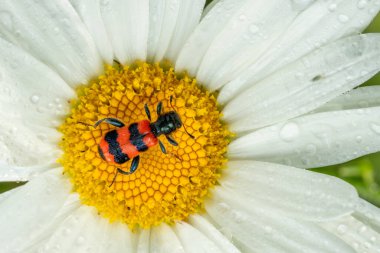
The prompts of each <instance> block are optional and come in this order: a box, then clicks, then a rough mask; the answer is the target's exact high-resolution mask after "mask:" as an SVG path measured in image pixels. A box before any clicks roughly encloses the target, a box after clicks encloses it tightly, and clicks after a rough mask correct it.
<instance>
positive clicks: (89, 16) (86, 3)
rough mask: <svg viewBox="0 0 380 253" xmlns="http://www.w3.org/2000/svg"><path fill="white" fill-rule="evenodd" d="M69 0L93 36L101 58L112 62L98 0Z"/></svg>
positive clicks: (111, 50)
mask: <svg viewBox="0 0 380 253" xmlns="http://www.w3.org/2000/svg"><path fill="white" fill-rule="evenodd" d="M70 2H71V4H72V6H73V7H74V8H75V10H76V11H77V13H78V14H79V16H80V17H81V19H82V21H83V23H84V24H85V25H86V27H87V29H88V31H89V32H90V34H91V36H92V38H94V42H95V44H96V47H97V49H98V51H99V54H100V55H101V56H102V58H103V60H104V61H105V62H106V63H108V64H112V62H113V49H112V46H111V42H110V40H109V38H108V34H107V31H106V28H105V26H104V23H103V18H102V15H101V13H100V8H99V4H100V0H95V1H94V0H81V1H77V0H70Z"/></svg>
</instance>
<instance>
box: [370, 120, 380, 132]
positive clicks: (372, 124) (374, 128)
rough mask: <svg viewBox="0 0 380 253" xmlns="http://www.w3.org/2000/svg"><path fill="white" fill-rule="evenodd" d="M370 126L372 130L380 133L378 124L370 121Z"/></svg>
mask: <svg viewBox="0 0 380 253" xmlns="http://www.w3.org/2000/svg"><path fill="white" fill-rule="evenodd" d="M370 128H371V129H372V131H374V132H375V133H376V134H380V124H378V123H375V122H372V123H370Z"/></svg>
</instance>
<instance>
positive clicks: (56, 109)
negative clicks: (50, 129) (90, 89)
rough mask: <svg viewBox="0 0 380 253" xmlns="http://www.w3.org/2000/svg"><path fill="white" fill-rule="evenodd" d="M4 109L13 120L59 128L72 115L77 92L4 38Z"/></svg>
mask: <svg viewBox="0 0 380 253" xmlns="http://www.w3.org/2000/svg"><path fill="white" fill-rule="evenodd" d="M0 51H1V55H2V57H1V58H0V66H1V69H0V89H1V92H0V108H7V109H6V110H2V113H3V114H8V115H9V116H8V117H7V119H8V120H9V118H19V119H22V120H23V121H25V122H28V123H33V124H35V125H38V126H55V125H54V124H53V122H54V121H58V120H60V119H61V117H62V116H63V115H66V114H67V113H68V112H69V105H68V103H67V100H68V99H70V98H72V97H74V96H75V93H74V91H73V90H72V89H71V88H70V87H69V86H68V85H67V84H66V83H65V81H63V80H62V79H61V77H60V76H59V75H58V74H56V73H55V72H54V71H52V70H51V69H50V68H49V67H47V66H46V65H45V64H43V63H42V62H40V61H38V60H37V59H35V58H34V57H33V56H31V55H29V54H28V53H26V52H25V51H23V50H22V49H20V48H17V47H16V46H14V45H12V44H10V43H9V42H7V41H5V40H3V39H1V38H0Z"/></svg>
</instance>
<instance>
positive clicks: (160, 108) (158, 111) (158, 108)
mask: <svg viewBox="0 0 380 253" xmlns="http://www.w3.org/2000/svg"><path fill="white" fill-rule="evenodd" d="M161 112H162V101H160V102H158V104H157V115H158V116H160V115H161Z"/></svg>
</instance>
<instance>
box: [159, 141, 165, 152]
mask: <svg viewBox="0 0 380 253" xmlns="http://www.w3.org/2000/svg"><path fill="white" fill-rule="evenodd" d="M158 144H160V148H161V151H162V153H164V154H166V148H165V146H164V144H163V143H162V142H161V141H160V140H158Z"/></svg>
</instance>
